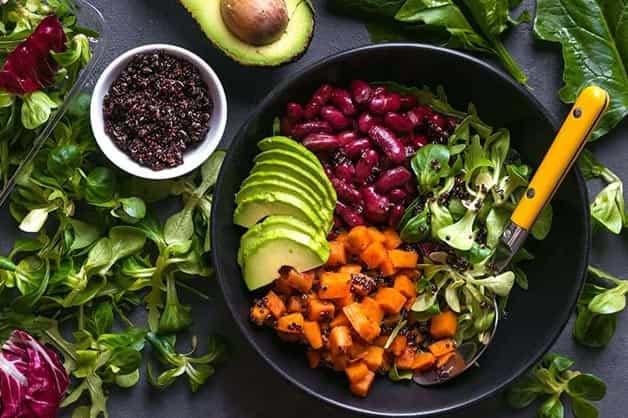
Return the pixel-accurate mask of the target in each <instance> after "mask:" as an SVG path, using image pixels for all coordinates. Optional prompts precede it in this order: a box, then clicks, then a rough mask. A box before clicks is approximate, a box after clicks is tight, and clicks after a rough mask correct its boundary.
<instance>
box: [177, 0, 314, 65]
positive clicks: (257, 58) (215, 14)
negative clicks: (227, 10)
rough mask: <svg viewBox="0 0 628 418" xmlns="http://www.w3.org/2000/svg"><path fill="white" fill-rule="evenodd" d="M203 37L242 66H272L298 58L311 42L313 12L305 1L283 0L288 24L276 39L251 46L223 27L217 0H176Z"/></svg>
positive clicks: (225, 26) (219, 5) (224, 25)
mask: <svg viewBox="0 0 628 418" xmlns="http://www.w3.org/2000/svg"><path fill="white" fill-rule="evenodd" d="M180 2H181V4H183V6H184V7H185V8H186V9H187V10H188V12H190V14H191V15H192V16H193V17H194V19H195V20H196V21H197V22H198V24H199V25H200V26H201V29H202V30H203V32H205V35H207V37H208V38H209V39H210V40H211V41H212V43H213V44H214V45H216V46H217V47H218V48H219V49H220V50H221V51H222V52H224V53H225V54H226V55H227V56H229V57H231V58H233V59H234V60H235V61H237V62H239V63H241V64H244V65H254V66H276V65H280V64H283V63H286V62H290V61H293V60H295V59H297V58H298V57H300V56H301V55H302V54H303V53H304V52H305V50H306V49H307V47H308V45H309V44H310V40H311V39H312V34H313V32H314V11H313V9H312V7H311V5H310V2H309V1H307V0H285V5H286V11H287V14H288V17H289V21H288V25H287V27H286V28H285V30H284V32H283V34H282V35H281V36H279V38H278V39H276V40H274V41H273V42H271V43H269V44H267V45H257V46H256V45H252V44H249V43H246V42H244V41H242V40H241V39H240V38H238V37H237V36H236V35H235V34H234V33H233V32H232V31H231V30H230V29H229V27H227V25H226V24H225V21H224V20H223V18H222V14H221V0H180Z"/></svg>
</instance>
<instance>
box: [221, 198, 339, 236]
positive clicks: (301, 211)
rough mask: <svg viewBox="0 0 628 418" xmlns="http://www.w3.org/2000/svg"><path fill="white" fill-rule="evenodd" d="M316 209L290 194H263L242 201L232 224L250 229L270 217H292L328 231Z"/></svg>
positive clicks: (235, 212)
mask: <svg viewBox="0 0 628 418" xmlns="http://www.w3.org/2000/svg"><path fill="white" fill-rule="evenodd" d="M315 211H316V209H314V208H312V207H310V206H309V205H307V204H306V203H305V202H304V201H303V200H301V199H299V198H298V197H297V196H294V195H292V194H290V193H282V192H263V193H260V194H257V195H254V196H250V197H247V198H246V199H243V200H242V201H241V202H240V203H239V204H238V205H237V206H236V209H235V211H234V213H233V223H235V224H236V225H240V226H243V227H245V228H251V227H252V226H253V225H255V224H256V223H257V222H259V221H260V220H262V219H264V218H265V217H267V216H271V215H289V216H294V217H295V218H298V219H300V220H302V221H304V222H308V223H310V224H311V225H312V226H314V227H316V228H322V229H324V230H325V231H327V230H329V225H328V224H326V223H325V222H324V221H323V220H321V217H320V216H318V215H317V214H316V212H315Z"/></svg>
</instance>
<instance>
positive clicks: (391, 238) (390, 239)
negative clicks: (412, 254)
mask: <svg viewBox="0 0 628 418" xmlns="http://www.w3.org/2000/svg"><path fill="white" fill-rule="evenodd" d="M383 234H384V247H386V248H387V249H389V250H394V249H395V248H397V247H399V246H400V245H401V243H402V241H401V238H400V237H399V234H398V233H397V231H395V230H394V229H392V228H387V229H385V230H384V232H383Z"/></svg>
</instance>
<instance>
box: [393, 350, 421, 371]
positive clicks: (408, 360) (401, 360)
mask: <svg viewBox="0 0 628 418" xmlns="http://www.w3.org/2000/svg"><path fill="white" fill-rule="evenodd" d="M415 357H416V350H415V349H414V348H410V347H406V349H405V350H403V351H402V352H401V354H400V355H398V356H397V358H396V359H395V365H396V366H397V368H398V369H404V370H412V369H414V360H415Z"/></svg>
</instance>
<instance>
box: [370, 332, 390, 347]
mask: <svg viewBox="0 0 628 418" xmlns="http://www.w3.org/2000/svg"><path fill="white" fill-rule="evenodd" d="M386 341H388V335H380V336H379V337H377V338H375V339H374V340H373V345H376V346H378V347H382V348H384V346H385V345H386Z"/></svg>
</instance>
